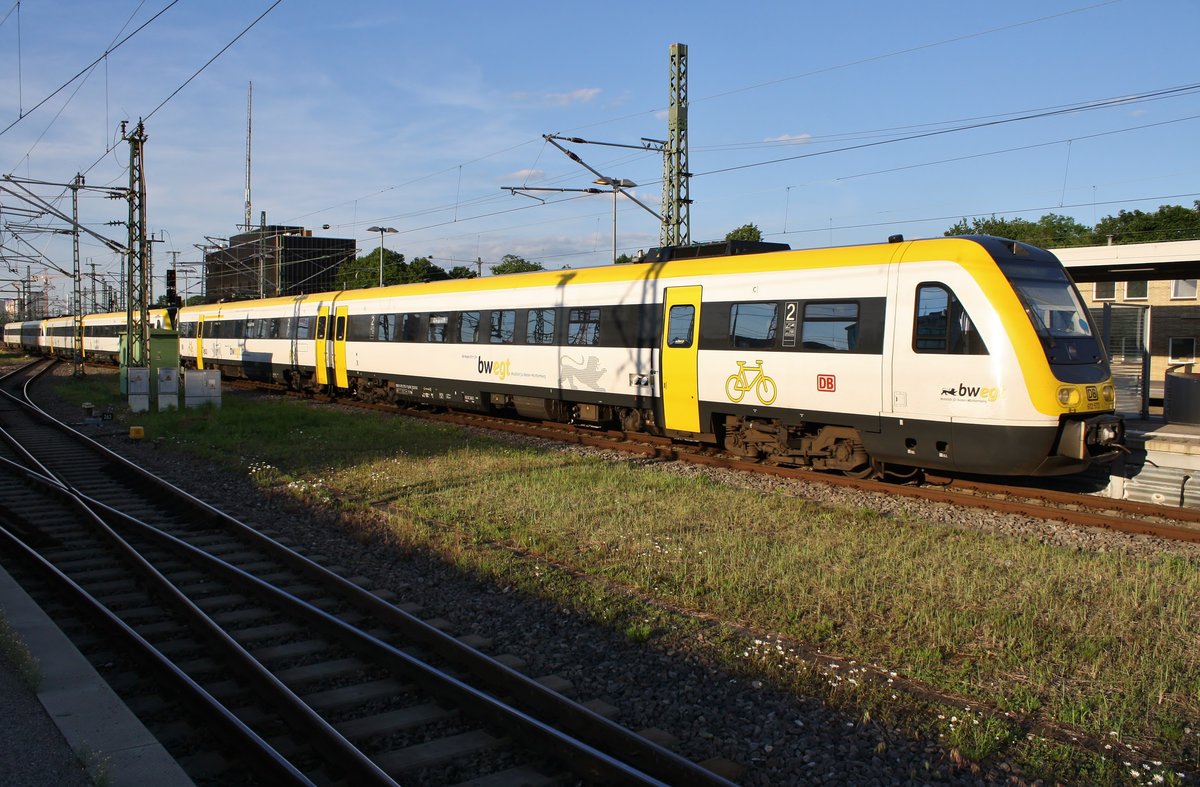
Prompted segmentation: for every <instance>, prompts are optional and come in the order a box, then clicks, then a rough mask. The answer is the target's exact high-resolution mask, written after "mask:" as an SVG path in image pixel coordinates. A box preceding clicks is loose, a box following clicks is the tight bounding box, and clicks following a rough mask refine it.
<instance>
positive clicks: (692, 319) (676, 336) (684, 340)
mask: <svg viewBox="0 0 1200 787" xmlns="http://www.w3.org/2000/svg"><path fill="white" fill-rule="evenodd" d="M695 329H696V307H695V306H693V305H692V304H690V303H683V304H677V305H675V306H672V307H671V313H670V314H669V315H668V316H667V346H668V347H691V346H692V338H693V337H694V336H695V335H696V330H695Z"/></svg>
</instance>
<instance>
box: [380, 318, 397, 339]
mask: <svg viewBox="0 0 1200 787" xmlns="http://www.w3.org/2000/svg"><path fill="white" fill-rule="evenodd" d="M395 340H396V315H394V314H377V315H375V341H377V342H392V341H395Z"/></svg>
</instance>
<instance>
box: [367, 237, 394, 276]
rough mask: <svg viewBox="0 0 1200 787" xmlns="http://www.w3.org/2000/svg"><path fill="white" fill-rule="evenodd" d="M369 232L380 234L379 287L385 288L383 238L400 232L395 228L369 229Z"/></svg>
mask: <svg viewBox="0 0 1200 787" xmlns="http://www.w3.org/2000/svg"><path fill="white" fill-rule="evenodd" d="M367 232H378V233H379V286H380V287H382V286H383V236H384V235H392V234H394V233H396V232H398V230H397V229H396V228H395V227H367Z"/></svg>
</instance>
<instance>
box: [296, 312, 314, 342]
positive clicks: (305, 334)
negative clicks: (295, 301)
mask: <svg viewBox="0 0 1200 787" xmlns="http://www.w3.org/2000/svg"><path fill="white" fill-rule="evenodd" d="M312 325H313V318H312V317H297V318H296V338H297V339H311V338H312Z"/></svg>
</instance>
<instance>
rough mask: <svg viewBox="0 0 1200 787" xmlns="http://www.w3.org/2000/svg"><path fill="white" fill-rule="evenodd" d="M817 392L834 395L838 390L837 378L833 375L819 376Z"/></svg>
mask: <svg viewBox="0 0 1200 787" xmlns="http://www.w3.org/2000/svg"><path fill="white" fill-rule="evenodd" d="M817 390H818V391H822V392H824V393H833V392H834V391H836V390H837V378H836V377H834V376H833V375H832V374H818V375H817Z"/></svg>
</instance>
